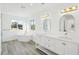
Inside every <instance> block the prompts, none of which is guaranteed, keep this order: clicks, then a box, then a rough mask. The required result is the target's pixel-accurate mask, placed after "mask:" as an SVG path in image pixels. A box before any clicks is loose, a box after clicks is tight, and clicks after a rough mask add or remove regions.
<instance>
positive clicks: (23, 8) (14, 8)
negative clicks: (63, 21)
mask: <svg viewBox="0 0 79 59" xmlns="http://www.w3.org/2000/svg"><path fill="white" fill-rule="evenodd" d="M73 5H79V4H76V3H75V4H69V3H68V4H67V3H0V10H1V11H2V12H4V13H8V14H12V15H17V16H22V17H29V16H30V15H33V14H35V13H39V12H40V11H46V10H47V11H50V10H51V11H53V12H54V11H56V10H62V9H64V8H66V7H70V6H73Z"/></svg>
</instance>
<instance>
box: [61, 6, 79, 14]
mask: <svg viewBox="0 0 79 59" xmlns="http://www.w3.org/2000/svg"><path fill="white" fill-rule="evenodd" d="M77 9H78V6H73V7H69V8H65V9H63V10H62V13H67V12H71V11H75V10H77Z"/></svg>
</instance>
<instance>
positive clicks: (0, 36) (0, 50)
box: [0, 12, 1, 54]
mask: <svg viewBox="0 0 79 59" xmlns="http://www.w3.org/2000/svg"><path fill="white" fill-rule="evenodd" d="M0 54H1V12H0Z"/></svg>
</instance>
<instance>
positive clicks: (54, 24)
mask: <svg viewBox="0 0 79 59" xmlns="http://www.w3.org/2000/svg"><path fill="white" fill-rule="evenodd" d="M76 5H77V6H79V4H57V5H54V6H53V4H50V5H49V6H48V7H46V8H43V9H42V10H41V11H39V12H38V13H35V14H33V16H32V17H36V19H37V20H36V22H37V29H36V33H38V34H43V35H48V36H52V37H60V36H63V35H64V33H63V32H60V31H59V21H60V17H61V16H62V13H61V10H63V9H65V8H68V7H72V6H76ZM44 7H45V6H44ZM46 14H49V22H50V24H51V28H50V31H48V32H44V31H43V29H42V23H41V19H40V17H41V16H43V15H46ZM70 14H72V15H73V16H74V17H75V22H76V24H75V25H76V28H75V31H74V32H73V33H71V34H69V35H68V36H69V38H71V39H72V40H73V41H79V40H78V39H79V20H78V19H79V15H78V14H79V9H78V10H77V11H73V12H70Z"/></svg>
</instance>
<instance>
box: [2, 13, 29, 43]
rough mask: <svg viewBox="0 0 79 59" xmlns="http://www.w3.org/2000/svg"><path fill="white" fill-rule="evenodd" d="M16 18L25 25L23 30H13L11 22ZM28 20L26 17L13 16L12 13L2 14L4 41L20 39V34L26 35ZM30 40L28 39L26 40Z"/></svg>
mask: <svg viewBox="0 0 79 59" xmlns="http://www.w3.org/2000/svg"><path fill="white" fill-rule="evenodd" d="M13 20H15V21H17V22H19V23H22V24H23V25H24V26H23V27H24V28H23V30H17V29H16V30H11V22H12V21H13ZM26 28H27V20H26V18H24V17H19V16H13V15H11V14H5V13H3V14H2V33H3V37H2V42H4V41H9V40H14V39H20V38H19V37H18V36H26V35H27V30H26ZM24 40H25V39H24ZM26 41H28V40H26Z"/></svg>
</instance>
